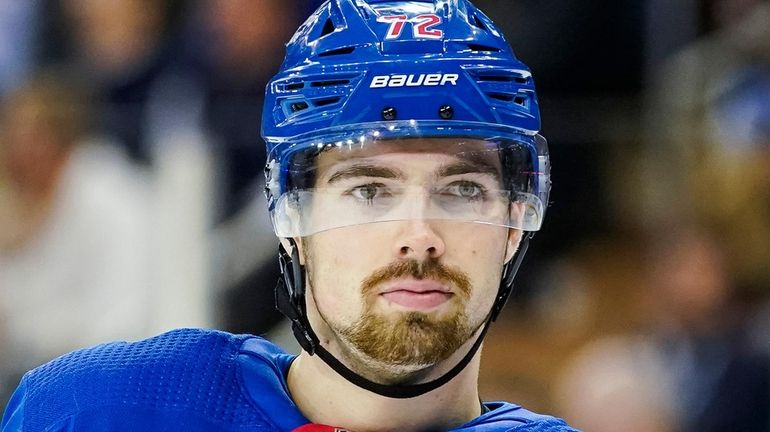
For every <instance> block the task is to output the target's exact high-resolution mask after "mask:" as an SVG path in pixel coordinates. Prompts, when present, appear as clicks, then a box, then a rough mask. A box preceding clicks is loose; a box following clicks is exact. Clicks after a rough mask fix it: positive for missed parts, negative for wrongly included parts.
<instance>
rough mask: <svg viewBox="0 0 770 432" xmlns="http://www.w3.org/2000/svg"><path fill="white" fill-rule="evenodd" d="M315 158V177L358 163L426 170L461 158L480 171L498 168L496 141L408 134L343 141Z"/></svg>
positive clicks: (497, 170)
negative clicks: (376, 139)
mask: <svg viewBox="0 0 770 432" xmlns="http://www.w3.org/2000/svg"><path fill="white" fill-rule="evenodd" d="M315 162H316V163H315V169H316V174H317V176H319V177H323V176H324V175H327V174H330V173H331V172H333V171H334V170H336V169H340V168H344V167H348V166H352V165H356V164H359V163H366V164H370V165H384V166H394V167H398V168H401V169H402V170H409V171H425V172H426V173H428V172H432V171H434V170H435V169H436V168H437V167H438V166H446V165H448V164H452V163H461V162H462V163H467V164H471V165H475V166H478V168H479V170H480V171H484V172H490V171H493V172H496V173H499V172H500V159H499V154H498V148H497V145H496V144H495V143H492V142H488V141H484V140H479V139H470V138H468V139H466V138H408V139H393V140H378V141H372V142H366V143H363V144H359V143H354V144H351V145H347V144H343V145H341V146H335V147H332V148H330V149H328V150H325V151H323V152H321V153H320V154H319V155H318V157H317V159H316V161H315Z"/></svg>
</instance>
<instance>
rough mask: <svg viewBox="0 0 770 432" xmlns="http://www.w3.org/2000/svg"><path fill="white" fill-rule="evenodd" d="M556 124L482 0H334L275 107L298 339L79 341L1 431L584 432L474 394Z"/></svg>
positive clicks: (269, 106) (192, 334)
mask: <svg viewBox="0 0 770 432" xmlns="http://www.w3.org/2000/svg"><path fill="white" fill-rule="evenodd" d="M539 127H540V117H539V113H538V105H537V98H536V95H535V88H534V86H533V82H532V76H531V74H530V72H529V70H528V69H527V67H526V66H525V65H524V64H522V63H521V62H519V61H518V60H517V59H516V58H515V57H514V55H513V53H512V51H511V48H510V47H509V45H508V44H507V42H506V41H505V40H504V38H503V36H502V35H501V33H500V32H499V30H498V29H497V28H496V27H495V26H494V24H493V23H492V22H491V21H490V20H489V19H488V18H487V17H486V16H485V15H484V14H483V13H482V12H481V11H479V10H478V9H476V8H475V7H474V6H473V5H472V4H471V3H470V2H469V1H467V0H434V1H424V0H423V1H381V0H331V1H328V2H326V3H324V4H323V5H322V6H321V7H320V9H319V10H318V11H317V12H316V13H315V14H313V15H312V16H311V17H310V18H309V19H308V20H307V22H305V24H304V25H302V26H301V27H300V29H299V30H298V31H297V33H296V34H295V35H294V37H293V38H292V39H291V41H290V42H289V44H288V45H287V54H286V59H285V61H284V63H283V65H282V67H281V71H280V72H279V73H278V74H277V75H276V76H275V77H274V79H273V80H272V81H271V82H270V84H269V86H268V89H267V97H266V105H265V109H264V116H263V136H264V138H265V141H266V142H267V146H268V160H269V162H268V165H267V167H266V170H265V171H266V176H267V183H266V193H267V195H268V201H269V208H270V212H271V216H272V220H273V223H274V227H275V232H276V234H277V235H278V237H280V238H281V243H282V246H281V251H280V263H281V266H282V271H283V280H282V281H281V283H280V284H279V286H278V287H277V288H276V295H277V304H278V307H279V309H281V311H282V312H284V313H285V314H286V315H287V316H288V317H289V319H290V320H291V322H292V326H293V330H294V333H295V335H296V337H297V339H298V340H299V342H300V344H301V346H302V348H303V352H302V353H301V354H300V355H299V356H296V357H295V356H291V355H288V354H286V353H284V352H282V351H281V350H280V349H279V348H278V347H276V346H275V345H273V344H271V343H269V342H267V341H265V340H263V339H261V338H258V337H254V336H249V335H240V336H236V335H231V334H227V333H222V332H215V331H208V330H191V329H186V330H177V331H173V332H170V333H166V334H164V335H161V336H158V337H156V338H152V339H148V340H145V341H141V342H136V343H125V342H119V343H110V344H105V345H101V346H97V347H94V348H90V349H86V350H81V351H77V352H74V353H71V354H68V355H66V356H64V357H61V358H59V359H56V360H54V361H53V362H51V363H48V364H46V365H44V366H42V367H40V368H38V369H36V370H34V371H32V372H30V373H28V374H27V375H26V376H25V377H24V379H23V380H22V382H21V384H20V386H19V388H18V389H17V391H16V393H15V395H14V396H13V398H12V400H11V402H10V404H9V406H8V408H7V410H6V413H5V417H4V419H3V423H2V426H3V427H2V431H3V432H10V431H21V430H23V431H43V430H45V431H65V430H66V431H70V430H76V431H105V430H110V431H161V430H163V431H167V430H180V431H182V430H183V431H204V430H217V431H273V430H276V431H290V430H296V429H303V428H304V429H303V430H330V431H331V430H352V431H396V430H398V431H438V430H457V431H471V430H474V431H475V430H479V431H480V430H484V431H496V430H512V431H513V430H515V431H573V430H574V429H571V428H569V427H568V426H567V425H566V424H565V423H564V422H563V421H562V420H559V419H556V418H554V417H550V416H543V415H537V414H534V413H532V412H529V411H527V410H525V409H524V408H521V407H519V406H516V405H513V404H509V403H505V402H494V403H480V402H479V395H478V388H477V380H478V371H479V362H480V351H479V349H480V347H481V343H482V340H483V338H484V335H485V333H486V331H487V329H488V328H489V326H490V324H491V323H492V322H493V321H494V320H495V318H496V316H497V315H498V313H499V312H500V309H501V308H502V307H503V305H504V303H505V301H506V299H507V298H508V296H509V294H510V292H511V287H512V280H513V276H514V274H515V273H516V269H517V267H518V266H519V264H520V262H521V258H522V256H523V255H524V252H525V251H526V247H527V243H528V241H529V239H530V237H531V235H532V233H533V232H534V231H537V230H538V229H539V228H540V226H541V224H542V221H543V216H544V212H545V207H546V204H547V202H548V192H549V188H550V182H549V165H548V153H547V149H546V144H545V141H544V139H543V138H541V137H540V136H539V135H538V134H537V132H538V130H539ZM322 425H330V426H322Z"/></svg>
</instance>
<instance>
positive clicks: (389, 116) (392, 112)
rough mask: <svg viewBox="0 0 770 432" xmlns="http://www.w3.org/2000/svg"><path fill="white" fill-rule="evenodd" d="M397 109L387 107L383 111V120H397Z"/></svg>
mask: <svg viewBox="0 0 770 432" xmlns="http://www.w3.org/2000/svg"><path fill="white" fill-rule="evenodd" d="M396 114H397V113H396V109H395V108H393V107H385V108H383V109H382V119H383V120H395V119H396Z"/></svg>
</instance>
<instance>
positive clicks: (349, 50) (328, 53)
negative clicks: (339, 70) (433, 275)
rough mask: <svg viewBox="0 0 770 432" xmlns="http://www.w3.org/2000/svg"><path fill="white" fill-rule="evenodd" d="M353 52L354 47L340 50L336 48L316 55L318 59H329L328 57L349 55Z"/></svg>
mask: <svg viewBox="0 0 770 432" xmlns="http://www.w3.org/2000/svg"><path fill="white" fill-rule="evenodd" d="M355 50H356V47H352V46H350V47H342V48H337V49H333V50H329V51H324V52H322V53H320V54H318V57H330V56H336V55H344V54H351V53H352V52H353V51H355Z"/></svg>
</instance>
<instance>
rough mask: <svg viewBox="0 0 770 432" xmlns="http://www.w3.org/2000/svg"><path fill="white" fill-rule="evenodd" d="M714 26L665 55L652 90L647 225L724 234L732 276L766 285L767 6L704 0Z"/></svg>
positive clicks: (769, 167)
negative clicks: (698, 227)
mask: <svg viewBox="0 0 770 432" xmlns="http://www.w3.org/2000/svg"><path fill="white" fill-rule="evenodd" d="M706 4H708V5H710V8H708V10H707V12H708V13H707V18H708V19H707V20H706V21H707V22H708V23H709V25H708V26H707V27H709V28H707V30H710V31H709V32H708V33H706V34H705V35H704V36H703V37H702V38H700V39H699V40H697V41H695V42H693V43H692V44H690V45H689V46H687V47H686V48H685V49H684V50H682V51H681V52H679V53H677V54H676V55H674V56H673V57H672V58H671V59H669V60H668V61H667V62H666V63H665V64H664V66H663V67H662V68H661V70H660V71H659V73H658V75H657V76H656V77H655V78H654V80H653V81H654V86H653V87H652V89H651V92H650V94H649V97H648V101H647V105H648V111H649V116H648V123H647V127H646V130H647V149H648V155H647V156H648V162H647V165H648V166H647V175H646V178H645V181H643V182H642V185H643V186H644V189H643V190H642V191H641V192H643V193H641V194H639V193H637V194H634V195H633V196H634V198H633V199H636V198H637V197H638V198H643V197H647V199H642V200H638V201H639V204H641V205H643V207H642V208H640V211H639V212H638V214H639V215H640V219H641V221H642V223H643V224H645V225H646V226H647V227H654V226H656V225H660V224H662V223H670V222H671V221H674V220H678V221H687V222H686V223H693V222H696V223H699V224H703V225H705V226H708V227H709V228H710V229H713V230H717V231H719V232H720V234H721V235H720V238H721V246H722V248H724V249H725V251H726V252H727V253H726V257H727V260H728V261H729V263H728V266H729V267H730V269H731V271H732V272H733V274H734V276H735V278H736V283H737V285H738V286H739V288H741V289H742V290H744V291H745V292H747V293H751V295H754V296H756V295H757V294H759V295H760V296H763V295H766V294H767V293H768V292H769V291H770V247H768V244H770V25H768V23H769V22H770V3H768V2H767V1H761V0H742V1H732V0H713V1H710V2H706Z"/></svg>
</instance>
